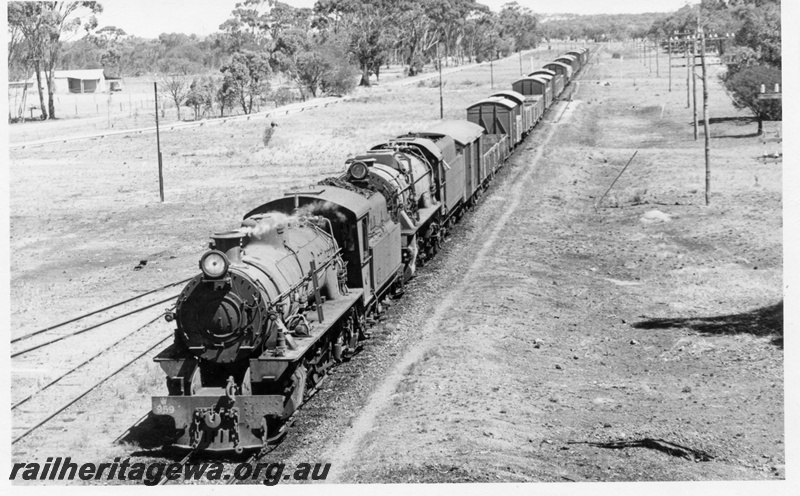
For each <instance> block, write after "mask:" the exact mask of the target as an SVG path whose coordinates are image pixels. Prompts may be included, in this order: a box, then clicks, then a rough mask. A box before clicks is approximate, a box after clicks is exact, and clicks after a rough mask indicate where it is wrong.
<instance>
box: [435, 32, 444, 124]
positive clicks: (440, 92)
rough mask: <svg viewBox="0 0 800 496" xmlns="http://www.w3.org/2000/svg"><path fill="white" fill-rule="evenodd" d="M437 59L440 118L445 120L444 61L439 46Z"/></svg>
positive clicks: (437, 45) (437, 46)
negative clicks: (443, 92) (443, 93)
mask: <svg viewBox="0 0 800 496" xmlns="http://www.w3.org/2000/svg"><path fill="white" fill-rule="evenodd" d="M436 59H437V61H438V62H437V65H438V66H439V118H440V119H444V97H443V96H442V59H441V57H439V44H438V43H437V44H436Z"/></svg>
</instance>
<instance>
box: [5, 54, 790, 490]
mask: <svg viewBox="0 0 800 496" xmlns="http://www.w3.org/2000/svg"><path fill="white" fill-rule="evenodd" d="M620 50H621V48H620V47H619V46H618V47H604V48H602V49H601V50H600V60H599V63H598V64H593V65H591V66H589V67H588V68H587V70H585V71H584V74H583V76H582V81H581V82H580V84H579V85H578V87H577V88H576V89H575V90H576V91H575V93H574V96H573V101H572V102H570V103H569V105H567V103H566V102H562V103H560V104H558V105H557V106H556V107H555V108H554V109H553V110H552V111H551V112H550V113H549V114H548V115H547V116H546V118H545V121H544V122H543V123H541V124H540V125H539V126H538V127H537V129H536V130H535V131H534V132H533V133H532V135H531V136H530V137H529V138H528V139H527V140H526V142H525V143H523V144H522V145H521V146H520V148H519V149H518V151H517V152H516V153H515V155H514V157H513V158H512V160H511V161H510V162H509V163H508V164H507V167H506V168H505V169H504V171H503V172H502V173H501V174H500V175H499V176H498V177H497V179H496V181H495V185H494V186H493V188H492V190H491V193H490V194H489V195H487V196H486V197H485V200H484V201H483V203H482V204H481V205H480V206H479V207H478V208H477V209H476V210H475V211H474V212H473V213H471V214H469V215H468V216H467V217H466V218H465V219H464V220H463V221H462V223H461V227H460V229H459V230H458V232H457V233H455V234H454V235H453V236H452V237H451V238H450V239H449V241H448V243H447V245H446V249H445V250H444V252H443V253H442V254H441V256H439V257H438V258H437V259H436V260H435V261H434V262H433V263H432V264H430V265H429V266H427V267H425V269H424V270H423V272H422V274H421V275H420V276H419V277H418V278H417V279H415V281H414V282H413V283H412V285H411V287H410V288H409V291H408V292H407V294H406V296H405V297H404V298H402V299H401V300H398V301H396V302H395V304H394V305H393V307H392V309H391V311H390V315H389V316H388V318H387V319H386V320H385V321H384V322H383V323H381V324H379V325H378V326H377V327H376V329H375V334H374V337H373V338H372V339H371V340H370V341H368V342H367V343H366V349H365V351H364V352H363V353H361V354H360V355H358V356H357V357H356V358H355V359H353V360H352V361H351V362H349V363H346V364H344V365H342V366H340V367H338V368H337V370H336V371H335V373H334V375H333V376H332V377H331V379H330V380H329V382H328V383H326V386H327V387H326V389H325V390H323V391H322V392H321V393H320V394H318V395H317V396H316V397H315V398H314V399H313V400H312V403H311V404H310V405H309V406H308V407H307V408H306V409H305V410H303V412H302V414H301V415H300V418H299V420H298V423H297V424H296V425H295V427H294V428H293V432H292V434H291V438H290V439H289V440H288V441H287V442H286V443H285V444H284V445H282V446H281V447H280V448H279V449H278V450H277V451H275V452H274V453H273V454H272V455H270V456H271V458H272V459H271V460H270V461H285V462H286V463H287V464H291V463H297V462H299V461H309V460H311V461H329V462H331V463H332V474H331V478H332V480H333V481H335V482H468V481H471V482H535V481H553V482H559V481H561V482H564V481H656V480H657V481H666V480H693V481H697V480H775V479H783V478H784V477H785V472H784V464H785V448H784V440H785V438H784V427H783V426H784V376H783V282H782V271H783V260H782V230H783V226H782V196H781V188H782V183H781V166H782V164H781V162H780V161H777V160H772V159H770V160H766V161H765V160H763V159H762V158H761V155H762V153H763V152H764V151H765V150H767V151H768V152H770V153H771V152H775V151H780V150H781V128H780V123H767V134H766V136H765V137H756V136H754V135H753V133H754V131H755V123H747V122H742V121H740V120H738V119H737V118H740V117H744V116H746V114H745V113H743V112H741V111H737V110H735V109H734V108H733V107H732V105H731V104H730V100H729V99H728V97H727V96H726V95H725V93H724V91H723V90H722V88H721V86H720V85H719V83H718V82H717V81H716V80H714V81H713V85H712V88H711V90H712V96H711V102H710V108H711V109H712V118H714V119H712V121H711V122H712V126H711V129H712V137H713V139H712V148H713V151H712V160H713V164H712V167H713V174H712V182H711V197H710V203H711V204H710V205H709V206H705V205H704V197H703V177H704V175H703V170H704V169H703V148H702V144H703V141H702V127H701V134H700V139H699V140H698V141H694V140H693V138H692V126H691V111H690V110H688V109H686V106H685V101H686V93H685V79H684V81H681V80H680V79H679V78H677V77H676V78H675V79H674V80H673V91H672V92H668V91H667V78H666V70H665V68H664V67H663V65H662V67H661V70H662V74H661V77H660V78H656V77H655V67H654V68H653V71H652V73H651V72H650V71H649V70H648V68H647V67H645V66H643V65H642V63H641V62H640V61H639V60H635V59H632V58H630V57H629V55H628V54H626V57H625V60H624V62H622V61H619V60H616V59H613V60H612V59H611V52H613V51H620ZM623 53H625V52H624V51H623ZM552 55H553V56H554V55H555V54H552ZM542 57H543V58H542V59H541V60H542V63H544V60H547V59H546V57H547V54H546V52H545V54H544V55H543V56H542ZM551 58H552V56H551ZM663 62H664V60H662V63H663ZM526 64H527V62H526ZM526 69H527V67H526ZM494 70H495V75H494V77H495V83H496V85H495V87H500V88H505V87H509V86H510V82H511V81H513V80H514V79H515V77H516V75H517V74H518V73H519V66H518V61H516V60H514V59H513V58H512V59H510V60H508V61H504V62H502V63H498V64H496V65H495V68H494ZM487 76H488V68H479V69H475V70H473V72H471V73H470V72H469V71H464V72H463V73H457V74H455V75H452V76H451V77H449V78H448V82H447V85H446V86H445V89H446V95H447V96H446V98H448V116H449V117H450V118H462V117H463V114H464V111H463V108H465V107H466V105H467V104H468V103H470V102H471V101H474V100H476V99H477V98H479V97H480V96H485V95H487V94H489V92H490V91H491V90H490V88H489V84H488V77H487ZM437 103H438V91H437V90H436V89H435V88H431V87H429V85H428V84H427V83H426V84H424V85H421V86H420V87H416V86H413V87H409V88H404V89H395V90H392V91H390V90H387V89H384V90H381V89H380V88H375V89H374V90H371V92H365V93H364V94H363V97H359V98H356V99H354V101H351V102H348V103H343V104H340V106H337V107H334V108H331V109H325V110H319V111H313V113H312V115H298V116H296V117H292V118H291V119H289V118H287V119H286V121H285V122H281V123H280V127H279V128H278V129H279V133H278V134H276V136H275V137H274V138H273V142H271V143H270V146H269V147H268V148H264V147H263V145H261V144H260V138H261V136H260V133H261V132H262V131H263V128H262V125H261V124H258V125H254V124H248V123H240V124H236V125H231V126H230V127H224V126H223V127H209V128H196V129H193V130H187V131H180V132H178V131H176V132H175V133H174V134H170V135H167V136H166V137H164V138H163V140H164V142H165V143H166V144H165V149H167V150H168V151H167V152H166V153H165V158H166V159H167V161H168V162H169V164H170V167H171V169H170V172H169V173H168V178H167V184H168V185H169V189H168V190H167V198H168V202H167V203H165V204H159V203H158V202H157V197H156V198H155V199H154V192H155V191H157V189H154V187H153V186H154V178H155V176H154V175H153V173H152V167H153V162H152V159H151V157H149V155H152V153H151V151H150V148H151V147H152V145H151V144H148V143H144V144H141V145H134V144H133V142H132V140H134V139H140V138H129V139H128V141H126V138H115V139H116V141H114V142H111V143H109V142H102V141H92V142H88V143H89V144H79V143H74V144H67V145H63V146H61V147H41V148H38V149H26V150H15V151H12V154H11V158H12V163H11V184H12V185H13V189H12V191H11V248H12V253H15V254H16V255H15V257H14V258H13V259H12V269H11V270H12V272H11V276H12V326H13V328H12V336H14V335H20V334H22V333H25V332H30V331H32V330H35V329H36V328H39V327H42V326H44V325H46V324H48V323H52V322H57V321H60V320H64V319H65V318H68V317H71V316H73V315H75V314H78V313H81V312H83V311H87V310H92V309H94V308H98V307H100V306H102V305H104V304H108V303H111V302H114V301H118V300H121V299H123V298H125V297H129V296H131V295H132V294H135V293H136V292H137V291H143V290H146V289H151V288H155V287H157V286H160V285H162V284H166V283H168V282H172V281H174V280H178V279H181V278H183V277H186V276H188V275H191V274H192V273H193V272H194V271H195V270H196V261H195V260H196V259H197V257H198V256H199V255H200V254H201V253H202V250H203V247H204V246H205V240H204V236H206V235H207V234H208V233H210V232H211V231H213V230H219V229H223V228H225V227H228V226H230V225H234V224H235V223H236V219H237V218H240V216H241V214H242V213H244V212H245V211H247V210H248V209H249V208H250V207H252V206H254V205H256V204H258V203H260V202H261V201H262V200H266V199H269V198H272V197H274V196H276V195H277V194H278V193H279V192H280V191H281V190H283V189H287V188H291V187H293V186H298V185H303V184H307V183H309V182H312V181H314V180H316V179H317V178H319V177H324V176H326V175H331V174H333V173H336V172H338V171H339V170H341V164H342V162H343V161H344V159H345V158H346V156H347V155H348V154H349V153H356V152H358V151H359V150H363V149H365V148H367V146H369V145H373V144H376V143H378V142H380V141H381V140H384V139H387V138H389V137H391V136H394V135H397V134H400V133H401V132H404V131H408V130H410V129H413V128H414V127H415V126H420V125H426V124H429V123H432V122H434V119H435V118H436V117H437V116H438V108H436V104H437ZM426 116H427V117H426ZM448 116H446V117H448ZM715 119H716V120H715ZM247 126H251V127H250V128H248V127H247ZM253 126H258V127H257V129H255V128H254V127H253ZM312 137H313V138H312ZM765 138H766V142H765ZM637 150H638V153H637V155H636V157H635V159H634V160H633V162H632V163H631V165H630V166H629V168H628V170H627V171H626V172H625V174H624V175H623V176H622V177H621V178H620V179H619V181H618V182H617V184H616V185H615V186H614V188H613V189H612V190H611V192H610V193H609V195H608V196H607V197H606V198H605V199H604V201H603V203H602V204H601V205H600V206H599V207H598V206H597V205H596V204H597V201H598V200H599V199H600V197H601V196H602V195H603V193H604V192H605V191H606V189H607V188H608V186H609V185H610V184H611V183H612V181H613V180H614V178H615V177H616V176H617V174H618V173H619V172H620V171H621V170H622V167H623V166H624V165H625V164H626V162H627V161H628V159H629V158H630V157H631V156H632V155H633V153H634V152H635V151H637ZM145 172H146V173H147V175H145V174H144V173H145ZM140 259H148V260H149V263H148V265H147V266H146V268H145V269H143V270H141V271H136V272H134V271H133V270H132V269H133V267H134V265H136V263H137V262H138V261H139V260H140ZM168 328H169V326H168V325H166V324H164V325H163V332H164V334H161V335H160V336H158V339H162V338H163V337H164V336H165V335H167V334H166V333H168ZM153 339H154V341H153V342H155V339H156V338H155V337H154V338H153ZM79 351H80V350H78V349H76V348H71V351H65V353H70V352H71V353H73V354H75V356H76V357H77V356H78V355H79ZM72 358H73V359H75V360H77V358H75V357H72ZM15 367H18V366H17V365H15ZM18 377H27V378H29V380H30V371H27V372H26V373H25V374H22V375H19V376H18ZM46 378H47V372H42V373H41V374H40V376H39V377H37V376H35V375H34V381H35V380H39V381H44V380H45V379H46ZM21 384H22V383H21ZM25 384H27V386H26V387H30V383H25ZM163 389H164V386H163V384H162V381H161V377H160V372H159V370H158V368H157V367H156V366H155V365H154V364H152V363H151V362H150V361H149V359H143V360H142V361H140V362H137V363H136V364H135V365H134V366H133V367H131V369H129V370H128V371H126V372H124V373H122V374H120V376H118V377H117V378H115V379H113V380H111V381H109V382H108V383H107V385H106V386H104V387H102V388H100V389H98V390H97V391H96V393H93V394H92V395H90V396H87V397H86V398H84V400H82V401H81V402H79V403H77V404H76V405H75V406H74V407H73V409H71V410H68V412H67V413H69V414H70V415H69V417H70V418H71V420H70V421H69V422H62V421H54V422H53V423H52V426H51V428H50V429H49V430H47V431H43V432H39V433H35V434H32V435H31V436H30V437H29V438H26V439H25V440H24V441H23V442H21V443H19V444H16V445H14V447H13V450H12V454H13V459H14V461H33V460H35V459H37V458H41V457H45V456H58V455H62V456H65V455H66V456H72V457H73V458H81V459H84V460H85V461H101V460H102V461H106V460H108V459H110V458H113V457H114V456H130V455H131V453H134V454H135V455H134V456H135V457H138V458H140V459H141V460H148V459H150V458H149V455H148V454H147V452H146V450H142V449H141V448H142V446H141V445H138V446H137V445H136V443H133V444H124V445H113V444H112V443H111V442H112V440H113V439H114V438H115V437H116V435H118V434H119V433H121V432H122V431H123V430H124V429H125V428H126V427H127V426H129V425H130V424H132V423H133V422H134V421H135V420H136V419H137V418H139V417H141V416H142V415H143V414H144V413H146V411H147V410H148V407H149V396H150V395H152V394H159V393H161V392H163ZM644 439H652V440H662V441H661V442H662V443H663V444H662V446H663V445H666V443H671V444H670V445H678V446H680V447H683V448H684V449H685V450H684V451H683V453H691V451H689V450H694V453H696V454H707V455H709V458H710V459H709V461H694V460H689V459H687V458H682V457H680V456H673V455H671V454H669V453H667V452H665V451H663V450H659V449H654V448H653V447H652V444H651V445H650V447H636V446H628V447H625V446H626V445H624V444H619V445H616V446H617V449H612V448H610V447H601V446H598V445H594V444H591V443H624V442H633V441H637V440H644ZM607 446H608V445H607ZM612 446H613V445H612ZM54 447H58V449H59V450H60V452H59V453H55V452H54V450H55V448H54ZM137 461H139V460H137Z"/></svg>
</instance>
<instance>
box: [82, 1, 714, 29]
mask: <svg viewBox="0 0 800 496" xmlns="http://www.w3.org/2000/svg"><path fill="white" fill-rule="evenodd" d="M239 1H241V0H194V1H192V0H101V3H102V4H103V8H104V11H103V13H102V14H101V15H100V16H99V17H98V21H99V23H100V24H99V25H100V27H103V26H116V27H118V28H122V29H124V30H125V32H126V33H128V34H131V35H136V36H140V37H143V38H156V37H158V35H159V34H161V33H173V32H174V33H186V34H191V33H195V34H198V35H207V34H211V33H214V32H217V31H219V25H220V24H222V23H223V22H225V20H227V19H228V18H229V17H230V13H231V11H232V10H233V8H234V5H235V4H236V3H237V2H239ZM283 1H284V2H285V3H288V4H289V5H292V6H295V7H313V5H314V3H315V0H283ZM508 1H509V0H478V3H482V4H484V5H488V6H489V7H490V8H491V9H492V10H494V11H498V10H500V7H501V6H502V5H503V4H505V3H508ZM698 2H699V0H690V1H687V0H557V1H553V0H517V3H519V4H520V5H522V6H523V7H528V8H529V9H531V10H532V11H534V12H537V13H544V14H554V13H574V14H602V13H606V14H621V13H632V14H636V13H642V12H672V11H675V10H678V9H679V8H681V7H683V6H684V5H686V4H687V3H698Z"/></svg>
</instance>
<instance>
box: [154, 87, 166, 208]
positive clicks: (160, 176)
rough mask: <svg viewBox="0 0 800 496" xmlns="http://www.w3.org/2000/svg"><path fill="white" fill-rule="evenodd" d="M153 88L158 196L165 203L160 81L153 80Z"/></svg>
mask: <svg viewBox="0 0 800 496" xmlns="http://www.w3.org/2000/svg"><path fill="white" fill-rule="evenodd" d="M153 90H154V91H155V95H156V147H157V148H158V196H159V197H161V203H164V173H163V167H162V165H161V135H160V133H159V131H158V83H156V82H153Z"/></svg>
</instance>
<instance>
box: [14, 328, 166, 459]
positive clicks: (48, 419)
mask: <svg viewBox="0 0 800 496" xmlns="http://www.w3.org/2000/svg"><path fill="white" fill-rule="evenodd" d="M171 337H172V336H167V337H166V338H164V339H162V340H161V341H159V342H158V343H156V344H154V345H153V346H151V347H150V348H148V349H147V350H145V351H144V352H142V353H140V354H138V355H136V356H135V357H134V358H132V359H131V360H129V361H128V362H126V363H125V364H124V365H122V366H121V367H119V368H118V369H117V370H115V371H114V372H112V373H111V374H109V375H107V376H106V377H105V378H104V379H101V380H100V381H99V382H97V383H96V384H95V385H93V386H92V387H90V388H89V389H87V390H86V391H84V392H83V393H81V394H80V395H79V396H78V397H77V398H74V399H73V400H71V401H70V402H68V403H67V404H66V405H64V406H62V407H60V408H59V409H58V410H56V411H55V412H54V413H52V414H50V415H48V416H47V418H45V419H44V420H41V421H39V422H38V423H37V424H36V425H34V426H32V427H30V428H29V429H28V430H26V431H25V432H23V433H22V434H20V435H19V436H17V437H16V438H14V440H12V441H11V444H16V443H18V442H19V441H20V440H22V439H23V438H25V437H26V436H28V435H29V434H30V433H31V432H33V431H35V430H36V429H38V428H39V427H41V426H43V425H44V424H46V423H47V422H49V421H50V420H52V419H53V418H54V417H55V416H56V415H58V414H59V413H61V412H63V411H64V410H66V409H67V408H69V407H71V406H72V405H74V404H75V403H77V402H78V401H79V400H81V399H82V398H83V397H84V396H86V395H87V394H89V393H91V392H92V391H94V390H95V389H97V388H98V387H99V386H100V385H102V384H103V383H105V382H106V381H107V380H109V379H111V378H112V377H114V376H115V375H117V374H119V373H120V372H122V371H123V370H125V369H126V368H128V367H129V366H130V365H131V364H133V363H134V362H136V361H137V360H139V359H140V358H142V357H143V356H145V355H147V354H148V353H150V352H151V351H153V350H154V349H156V348H157V347H159V346H161V345H163V344H164V343H166V342H167V340H169V339H170V338H171Z"/></svg>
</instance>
